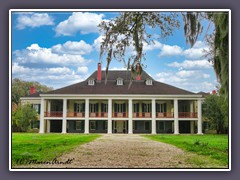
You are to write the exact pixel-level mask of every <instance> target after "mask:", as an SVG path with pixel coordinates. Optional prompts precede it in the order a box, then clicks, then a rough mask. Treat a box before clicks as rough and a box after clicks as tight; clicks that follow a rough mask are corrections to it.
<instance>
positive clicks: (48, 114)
mask: <svg viewBox="0 0 240 180" xmlns="http://www.w3.org/2000/svg"><path fill="white" fill-rule="evenodd" d="M62 116H63V112H62V111H51V112H45V113H44V117H62Z"/></svg>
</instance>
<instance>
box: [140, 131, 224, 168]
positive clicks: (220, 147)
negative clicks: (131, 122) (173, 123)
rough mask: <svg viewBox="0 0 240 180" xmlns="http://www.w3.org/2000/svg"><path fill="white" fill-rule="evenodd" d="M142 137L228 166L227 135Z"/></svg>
mask: <svg viewBox="0 0 240 180" xmlns="http://www.w3.org/2000/svg"><path fill="white" fill-rule="evenodd" d="M144 137H147V138H150V139H152V140H156V141H160V142H164V143H168V144H172V145H174V146H177V147H178V148H180V149H183V150H185V151H188V152H192V153H195V154H198V155H201V158H202V157H203V158H205V160H207V161H209V162H211V161H212V162H213V161H214V162H215V163H217V164H218V165H220V166H224V167H227V166H228V136H227V135H209V134H208V135H144ZM201 158H199V161H201ZM195 161H197V160H195ZM202 161H203V160H202ZM194 163H195V164H196V163H200V162H194ZM201 163H204V162H201Z"/></svg>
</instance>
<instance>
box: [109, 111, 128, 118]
mask: <svg viewBox="0 0 240 180" xmlns="http://www.w3.org/2000/svg"><path fill="white" fill-rule="evenodd" d="M113 117H115V118H123V117H124V118H126V117H128V114H127V113H126V112H114V113H113Z"/></svg>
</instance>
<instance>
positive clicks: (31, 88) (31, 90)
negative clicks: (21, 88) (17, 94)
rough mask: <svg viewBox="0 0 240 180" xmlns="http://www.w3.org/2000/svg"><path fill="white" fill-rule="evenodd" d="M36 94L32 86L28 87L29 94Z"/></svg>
mask: <svg viewBox="0 0 240 180" xmlns="http://www.w3.org/2000/svg"><path fill="white" fill-rule="evenodd" d="M34 93H36V88H35V87H34V86H31V87H30V94H34Z"/></svg>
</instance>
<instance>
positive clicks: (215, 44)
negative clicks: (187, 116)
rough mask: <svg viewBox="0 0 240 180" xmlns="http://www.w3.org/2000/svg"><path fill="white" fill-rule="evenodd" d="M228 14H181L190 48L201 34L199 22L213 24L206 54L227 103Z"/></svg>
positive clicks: (208, 37)
mask: <svg viewBox="0 0 240 180" xmlns="http://www.w3.org/2000/svg"><path fill="white" fill-rule="evenodd" d="M228 18H229V17H228V12H206V13H203V12H187V13H185V14H184V13H183V19H184V24H185V25H184V33H185V37H186V41H187V43H190V44H191V47H192V46H193V45H194V44H195V42H196V41H197V38H198V35H199V34H201V33H202V26H201V21H202V20H203V19H205V20H208V21H209V24H211V23H213V24H214V27H215V30H214V32H213V34H210V35H208V36H206V37H207V40H206V41H207V43H208V44H209V46H210V50H209V51H208V52H205V53H206V57H208V59H209V61H211V62H212V63H213V67H214V70H215V72H216V75H217V79H218V81H219V82H220V84H221V91H220V92H221V94H222V95H224V97H225V99H226V101H228V92H229V88H228V86H229V39H228V37H229V22H228Z"/></svg>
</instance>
